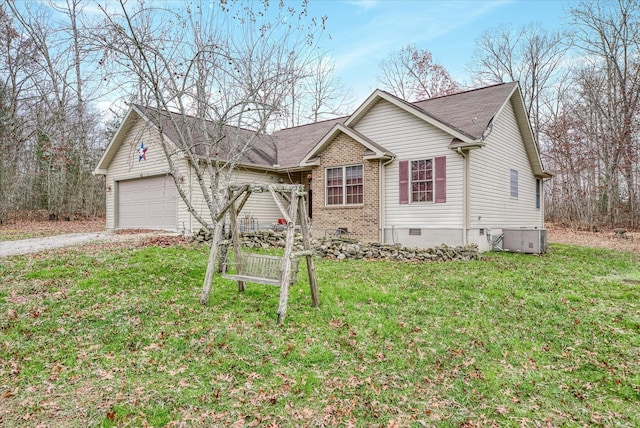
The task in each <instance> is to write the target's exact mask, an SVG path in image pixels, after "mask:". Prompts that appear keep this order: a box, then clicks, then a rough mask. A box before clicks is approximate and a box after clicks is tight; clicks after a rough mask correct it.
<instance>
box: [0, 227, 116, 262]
mask: <svg viewBox="0 0 640 428" xmlns="http://www.w3.org/2000/svg"><path fill="white" fill-rule="evenodd" d="M107 239H108V234H107V233H106V232H92V233H70V234H67V235H56V236H48V237H46V238H32V239H22V240H20V241H3V242H0V257H8V256H17V255H20V254H29V253H37V252H39V251H44V250H50V249H54V248H62V247H69V246H72V245H77V244H84V243H88V242H100V241H106V240H107Z"/></svg>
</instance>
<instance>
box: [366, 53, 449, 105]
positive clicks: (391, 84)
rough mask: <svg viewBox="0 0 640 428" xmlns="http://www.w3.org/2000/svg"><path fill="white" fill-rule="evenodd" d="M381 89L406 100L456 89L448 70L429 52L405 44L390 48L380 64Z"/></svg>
mask: <svg viewBox="0 0 640 428" xmlns="http://www.w3.org/2000/svg"><path fill="white" fill-rule="evenodd" d="M380 73H381V74H380V75H379V76H378V82H379V83H380V84H382V89H385V90H387V91H389V92H391V93H392V94H393V95H396V96H397V97H400V98H402V99H404V100H407V101H418V100H421V99H425V98H432V97H437V96H442V95H450V94H453V93H456V92H458V91H460V86H459V85H458V84H457V83H456V82H455V81H454V80H453V78H452V77H451V75H450V74H449V72H448V71H447V70H446V69H445V68H444V67H443V66H442V65H440V64H438V63H437V62H435V61H434V60H433V55H432V54H431V52H429V51H427V50H424V49H418V48H416V47H415V46H414V45H408V46H406V47H404V48H402V49H400V50H398V51H392V52H391V53H390V54H389V57H388V58H387V59H385V60H383V61H382V62H381V63H380Z"/></svg>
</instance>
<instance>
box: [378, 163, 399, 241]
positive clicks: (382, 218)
mask: <svg viewBox="0 0 640 428" xmlns="http://www.w3.org/2000/svg"><path fill="white" fill-rule="evenodd" d="M395 158H396V157H395V156H392V157H391V159H389V160H388V161H386V162H384V163H383V162H382V160H380V161H379V163H378V165H380V167H379V168H378V176H379V178H378V211H379V213H378V239H379V242H380V243H381V244H384V225H385V224H386V223H387V219H386V210H385V206H386V195H385V192H384V189H385V184H386V181H385V177H386V174H385V167H386V166H387V165H389V164H390V163H391V162H393V161H394V160H395Z"/></svg>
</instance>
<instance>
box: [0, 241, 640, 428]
mask: <svg viewBox="0 0 640 428" xmlns="http://www.w3.org/2000/svg"><path fill="white" fill-rule="evenodd" d="M206 258H207V248H206V247H195V246H194V247H189V246H180V247H169V248H160V247H145V248H112V249H97V248H94V249H86V248H85V249H76V250H67V251H65V252H52V253H45V254H41V255H37V256H29V257H25V256H22V257H14V258H9V259H2V260H0V284H2V286H1V288H0V329H1V330H0V344H1V349H0V425H2V426H11V427H16V426H18V427H20V426H24V427H33V426H38V425H39V424H43V425H42V426H51V427H67V426H68V427H85V426H103V427H116V426H118V427H122V426H144V425H150V426H158V427H164V426H207V427H210V426H230V425H234V424H235V426H247V427H249V426H282V427H298V426H314V427H315V426H336V425H338V426H438V427H440V426H455V427H458V426H491V425H495V426H531V427H533V426H612V427H614V426H629V427H632V426H640V269H639V267H638V259H639V257H638V255H636V254H632V253H622V252H614V251H606V250H595V249H586V248H580V247H571V246H563V245H554V246H552V248H551V250H550V252H549V254H547V255H544V256H532V255H517V254H508V253H503V254H496V253H487V254H485V257H484V260H483V261H477V262H456V263H443V264H404V263H390V262H379V261H375V262H369V261H341V262H337V261H330V260H316V268H317V274H318V280H319V285H320V299H321V307H320V308H319V309H314V308H311V307H310V296H309V290H308V281H307V280H306V273H305V272H301V273H300V274H299V282H298V284H297V285H296V286H294V287H293V288H292V290H291V292H290V298H289V308H288V313H287V319H286V321H285V324H284V326H278V325H277V324H276V314H275V311H276V309H277V306H278V290H277V288H274V287H269V286H264V285H254V284H248V289H247V291H246V292H244V293H242V294H240V293H238V292H237V289H236V286H235V284H234V283H233V282H231V281H227V280H223V279H221V278H220V277H216V278H215V280H214V281H215V283H214V288H213V292H212V294H211V299H210V304H209V306H207V307H203V306H200V304H199V303H198V300H199V297H200V290H201V287H202V280H203V278H204V271H205V266H206ZM302 265H304V263H302Z"/></svg>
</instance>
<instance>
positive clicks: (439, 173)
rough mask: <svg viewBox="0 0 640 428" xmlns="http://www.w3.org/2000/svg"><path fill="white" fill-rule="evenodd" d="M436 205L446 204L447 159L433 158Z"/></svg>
mask: <svg viewBox="0 0 640 428" xmlns="http://www.w3.org/2000/svg"><path fill="white" fill-rule="evenodd" d="M435 164H436V165H435V178H436V182H435V187H436V198H435V199H436V200H435V202H436V204H443V203H445V202H447V157H446V156H440V157H437V158H435Z"/></svg>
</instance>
